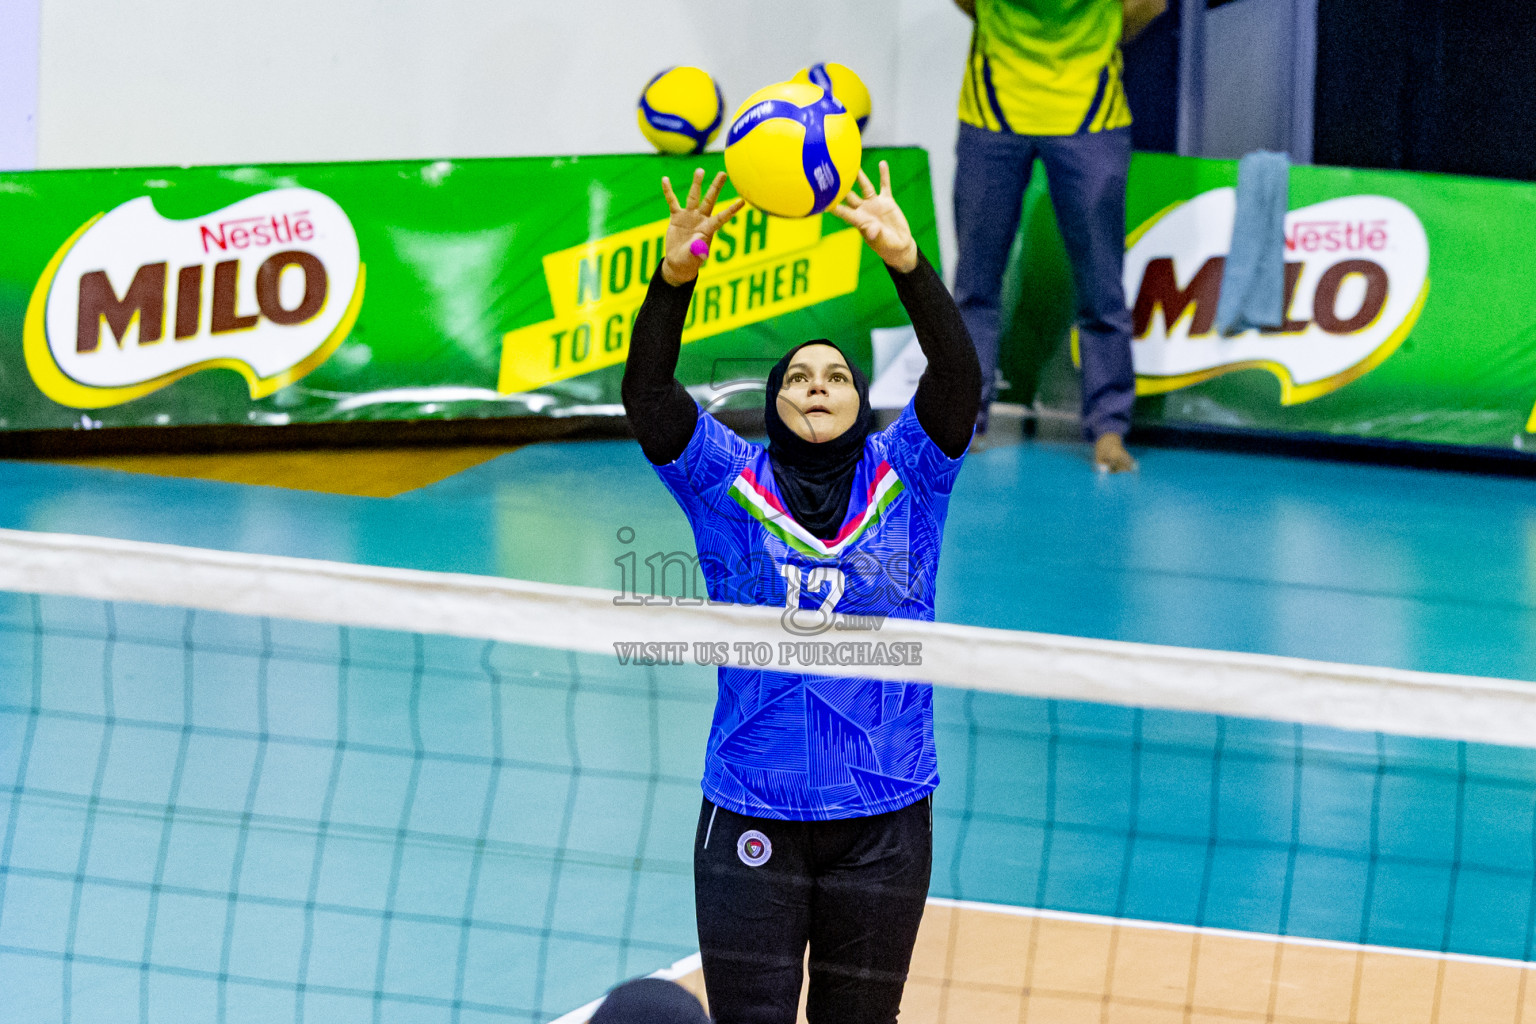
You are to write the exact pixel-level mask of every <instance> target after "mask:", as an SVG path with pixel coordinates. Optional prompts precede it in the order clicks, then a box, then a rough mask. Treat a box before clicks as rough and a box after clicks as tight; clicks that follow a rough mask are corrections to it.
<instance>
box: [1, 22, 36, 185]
mask: <svg viewBox="0 0 1536 1024" xmlns="http://www.w3.org/2000/svg"><path fill="white" fill-rule="evenodd" d="M40 16H41V0H0V171H25V170H30V169H31V168H33V167H35V166H37V62H38V19H39V17H40Z"/></svg>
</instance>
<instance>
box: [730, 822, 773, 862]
mask: <svg viewBox="0 0 1536 1024" xmlns="http://www.w3.org/2000/svg"><path fill="white" fill-rule="evenodd" d="M736 856H738V857H740V858H741V862H742V863H743V864H745V865H746V866H747V867H749V868H760V867H762V866H763V865H764V864H767V863H768V858H769V857H772V856H773V844H772V843H770V842H769V841H768V837H767V836H765V835H763V834H762V833H761V832H759V831H757V829H751V830H749V831H746V832H743V833H742V834H741V838H740V839H738V840H736Z"/></svg>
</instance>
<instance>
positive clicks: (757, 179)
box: [725, 82, 864, 217]
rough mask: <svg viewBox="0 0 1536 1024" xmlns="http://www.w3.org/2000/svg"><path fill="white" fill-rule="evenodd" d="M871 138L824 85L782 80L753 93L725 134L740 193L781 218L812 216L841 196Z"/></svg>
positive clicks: (730, 169)
mask: <svg viewBox="0 0 1536 1024" xmlns="http://www.w3.org/2000/svg"><path fill="white" fill-rule="evenodd" d="M863 153H864V144H863V142H862V141H861V139H860V137H859V126H858V125H857V124H856V123H854V119H853V115H852V114H850V113H848V110H847V108H846V107H844V106H843V105H842V104H841V103H839V102H838V101H837V98H836V97H834V96H833V95H832V94H831V93H830V92H828V91H827V90H826V89H824V88H822V87H821V86H817V85H810V84H809V83H806V82H779V83H777V84H775V85H770V86H767V87H766V88H762V89H759V90H757V92H755V93H753V94H752V95H751V96H749V97H747V102H745V103H743V104H742V105H741V107H740V108H739V109H738V110H737V111H736V116H735V117H734V118H733V119H732V120H731V127H730V130H729V131H728V132H727V133H726V137H725V170H726V173H727V174H729V175H730V176H731V184H732V185H734V186H736V191H737V193H738V194H739V195H740V196H741V197H742V198H743V199H745V200H746V201H747V202H749V203H751V204H752V205H753V206H755V207H757V208H758V209H760V210H766V211H768V212H769V213H771V214H774V215H776V216H779V217H809V216H811V215H812V214H815V213H820V212H822V211H823V210H825V209H827V208H828V207H830V206H832V205H833V204H834V203H836V202H837V201H838V200H839V199H841V198H842V197H843V196H844V195H845V194H846V193H847V191H848V189H849V188H850V187H851V186H852V185H853V183H854V180H855V179H856V178H857V177H858V173H859V158H860V157H861V156H862V155H863Z"/></svg>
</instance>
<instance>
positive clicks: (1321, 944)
mask: <svg viewBox="0 0 1536 1024" xmlns="http://www.w3.org/2000/svg"><path fill="white" fill-rule="evenodd" d="M928 905H929V906H930V907H955V908H957V909H960V910H975V911H980V912H983V913H988V914H1005V915H1007V916H1009V917H1034V918H1039V919H1040V920H1042V921H1069V922H1073V923H1076V924H1091V925H1098V926H1100V927H1105V928H1134V929H1136V930H1137V931H1148V932H1177V933H1179V934H1182V935H1201V936H1210V937H1213V938H1223V939H1244V940H1247V941H1250V942H1278V943H1280V944H1281V945H1283V946H1308V947H1311V948H1314V949H1336V950H1339V951H1341V952H1353V953H1382V954H1385V955H1387V956H1406V957H1415V958H1418V959H1422V960H1445V961H1449V962H1453V963H1463V964H1484V965H1489V966H1494V967H1517V968H1519V969H1521V970H1527V971H1529V970H1536V963H1530V962H1527V961H1525V960H1509V959H1506V958H1504V957H1496V956H1478V955H1476V954H1473V953H1441V952H1438V951H1436V950H1431V949H1409V948H1406V947H1403V946H1369V945H1366V944H1364V943H1360V942H1344V941H1341V940H1338V939H1309V938H1305V937H1303V936H1299V935H1270V934H1268V933H1265V932H1242V931H1234V930H1232V929H1229V928H1203V927H1199V926H1196V925H1191V924H1169V923H1168V922H1166V921H1139V920H1136V919H1134V918H1128V917H1104V916H1101V915H1098V914H1075V913H1072V912H1070V911H1066V910H1037V909H1036V908H1034V907H1014V906H1009V905H1008V904H1005V903H977V902H974V901H972V900H951V899H943V898H941V897H938V896H930V897H928Z"/></svg>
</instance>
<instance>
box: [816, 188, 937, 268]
mask: <svg viewBox="0 0 1536 1024" xmlns="http://www.w3.org/2000/svg"><path fill="white" fill-rule="evenodd" d="M859 192H863V195H862V196H861V195H859V194H858V193H859ZM827 212H828V213H830V214H832V215H833V216H834V217H837V218H838V219H839V220H842V221H843V222H844V223H847V224H850V225H852V226H853V227H856V228H858V229H859V234H861V235H863V236H864V241H866V242H868V243H869V247H870V248H871V249H873V250H875V252H876V254H878V255H879V257H880V258H881V259H882V260H884V261H885V262H886V264H887V265H888V266H890V267H893V268H895V269H896V270H899V271H900V272H901V273H903V274H905V273H909V272H910V271H911V270H912V269H913V268H914V267H916V266H917V241H916V240H915V239H914V238H913V237H912V228H911V227H909V226H908V225H907V216H906V214H904V213H902V212H901V207H899V206H897V205H896V199H895V197H894V196H892V195H891V168H890V166H889V165H888V164H886V162H885V161H884V160H881V161H880V191H879V192H878V193H876V192H875V185H874V182H872V181H870V180H869V175H867V174H865V173H864V172H863V171H862V170H861V171H859V187H858V188H857V189H850V190H849V192H848V194H847V195H846V196H844V197H843V201H842V202H841V203H839V204H838V205H836V206H834V207H832V209H831V210H828V211H827Z"/></svg>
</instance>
